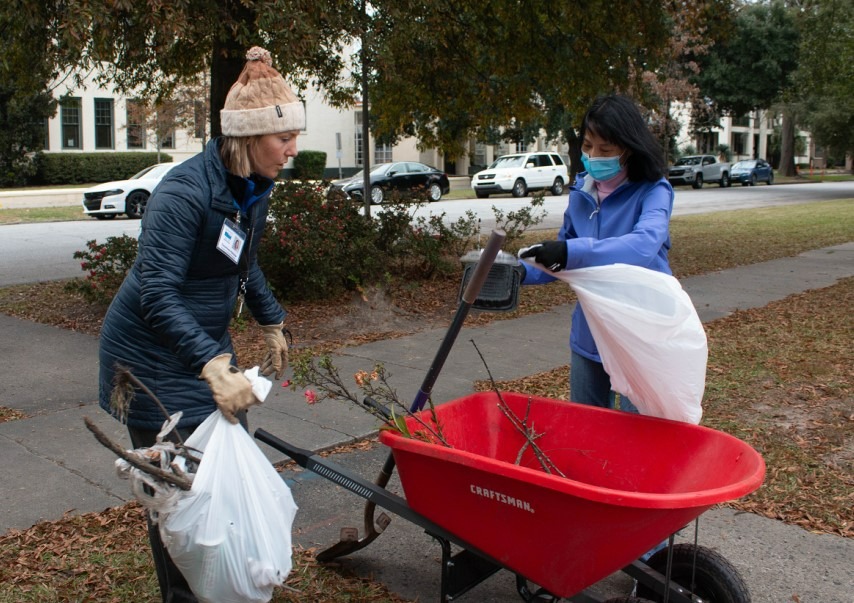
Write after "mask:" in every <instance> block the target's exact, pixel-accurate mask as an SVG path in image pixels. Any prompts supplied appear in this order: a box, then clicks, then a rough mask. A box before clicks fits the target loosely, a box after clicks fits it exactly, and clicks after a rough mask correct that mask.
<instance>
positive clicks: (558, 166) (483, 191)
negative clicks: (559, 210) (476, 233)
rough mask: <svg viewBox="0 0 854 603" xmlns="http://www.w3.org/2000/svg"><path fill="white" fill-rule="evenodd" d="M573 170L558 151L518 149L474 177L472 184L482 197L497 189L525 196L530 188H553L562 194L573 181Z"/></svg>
mask: <svg viewBox="0 0 854 603" xmlns="http://www.w3.org/2000/svg"><path fill="white" fill-rule="evenodd" d="M568 172H569V170H567V169H566V163H564V161H563V158H561V156H560V155H558V154H557V153H545V152H538V153H515V154H513V155H502V156H501V157H499V158H498V159H496V160H495V161H493V162H492V165H490V166H489V167H488V168H486V169H485V170H482V171H480V172H477V173H476V174H475V175H474V176H472V179H471V187H472V190H474V193H475V195H477V198H478V199H486V198H487V197H489V195H492V194H497V193H512V194H513V196H514V197H524V196H525V195H527V194H528V191H529V190H533V189H543V188H547V189H551V193H552V194H553V195H562V194H563V191H564V187H565V186H566V184H567V183H568V182H569V173H568Z"/></svg>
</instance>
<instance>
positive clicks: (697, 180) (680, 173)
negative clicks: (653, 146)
mask: <svg viewBox="0 0 854 603" xmlns="http://www.w3.org/2000/svg"><path fill="white" fill-rule="evenodd" d="M667 179H668V180H669V181H670V184H672V185H674V186H675V185H677V184H690V185H691V186H692V187H693V188H703V183H704V182H717V183H718V184H719V185H720V186H721V188H726V187H728V186H729V185H730V183H731V180H730V166H729V164H728V163H723V162H720V161H718V160H717V158H716V157H715V156H714V155H688V156H687V157H682V158H681V159H679V160H678V161H677V162H676V163H674V164H673V165H672V166H671V167H670V169H669V170H667Z"/></svg>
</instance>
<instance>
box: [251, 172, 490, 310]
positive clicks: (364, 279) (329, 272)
mask: <svg viewBox="0 0 854 603" xmlns="http://www.w3.org/2000/svg"><path fill="white" fill-rule="evenodd" d="M327 188H328V184H326V183H323V184H321V185H316V184H310V183H305V182H285V183H283V184H280V185H279V186H277V187H276V190H275V191H274V192H273V195H272V197H271V198H270V220H269V227H268V231H267V234H266V237H265V239H264V241H263V242H262V250H261V253H259V257H258V261H259V263H260V264H261V268H262V269H263V270H264V274H265V275H266V277H267V279H268V281H269V282H270V284H271V286H272V287H273V289H274V290H275V291H276V293H277V295H278V296H279V297H281V298H284V299H291V300H295V299H319V298H328V297H334V296H336V295H340V294H341V292H342V291H345V290H348V289H355V288H357V287H361V286H364V285H373V284H381V283H383V282H385V281H387V280H388V279H389V278H406V279H424V278H430V277H432V276H434V275H436V274H442V273H446V272H447V271H448V270H450V269H453V268H457V267H459V256H460V255H462V254H458V255H455V254H456V253H457V250H458V249H460V248H461V247H462V246H463V243H461V242H460V241H461V240H462V239H464V238H465V239H466V240H468V239H470V237H471V233H473V232H475V231H476V228H477V227H476V222H475V221H474V219H473V218H472V219H471V221H470V222H471V223H469V224H464V225H451V226H446V225H445V224H444V223H443V221H442V219H443V217H444V216H433V217H430V218H418V219H416V220H414V221H413V216H412V212H413V211H414V209H415V208H417V207H418V206H419V204H418V203H415V204H413V203H411V202H408V201H411V199H412V197H411V196H409V197H407V198H403V197H400V196H398V195H390V196H389V202H388V203H386V204H384V205H383V206H382V207H381V208H378V209H377V210H376V211H375V213H374V215H373V216H372V217H366V216H365V215H364V214H363V213H362V205H361V203H358V202H356V201H354V200H352V199H348V198H347V197H346V196H344V195H332V196H329V197H327V196H326V194H325V191H326V190H327ZM416 200H417V197H416Z"/></svg>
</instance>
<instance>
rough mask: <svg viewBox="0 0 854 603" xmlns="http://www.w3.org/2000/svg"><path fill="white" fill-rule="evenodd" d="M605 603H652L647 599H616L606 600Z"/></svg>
mask: <svg viewBox="0 0 854 603" xmlns="http://www.w3.org/2000/svg"><path fill="white" fill-rule="evenodd" d="M605 603H652V601H650V600H649V599H641V598H640V597H616V598H614V599H608V600H607V601H605Z"/></svg>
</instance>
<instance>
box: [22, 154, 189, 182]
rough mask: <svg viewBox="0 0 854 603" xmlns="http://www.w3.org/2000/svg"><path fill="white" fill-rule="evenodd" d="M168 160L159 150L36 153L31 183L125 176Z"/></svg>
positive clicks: (102, 179)
mask: <svg viewBox="0 0 854 603" xmlns="http://www.w3.org/2000/svg"><path fill="white" fill-rule="evenodd" d="M168 161H172V156H171V155H168V154H166V153H160V159H159V160H158V158H157V153H131V152H127V153H125V152H119V153H40V154H39V155H38V158H37V160H36V165H37V168H38V169H37V171H36V175H35V177H34V179H33V183H34V184H42V185H53V184H86V183H89V182H109V181H111V180H125V179H126V178H130V177H131V176H133V175H134V174H136V173H137V172H139V171H140V170H142V169H143V168H146V167H148V166H150V165H154V164H155V163H166V162H168Z"/></svg>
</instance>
